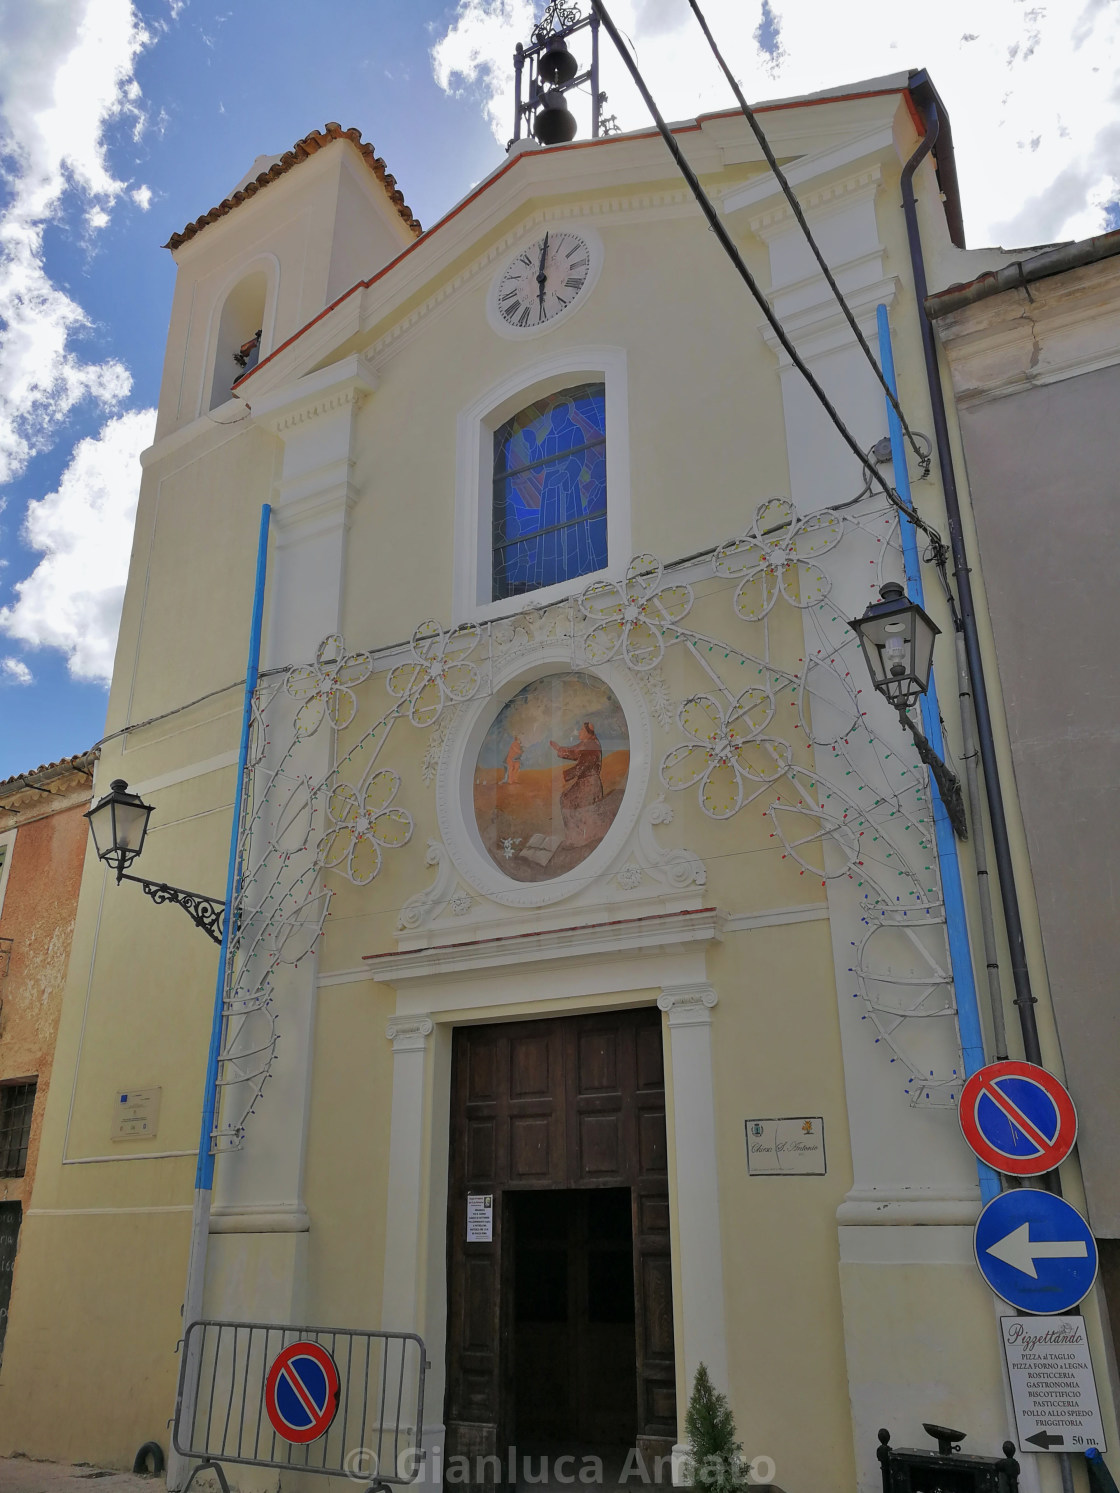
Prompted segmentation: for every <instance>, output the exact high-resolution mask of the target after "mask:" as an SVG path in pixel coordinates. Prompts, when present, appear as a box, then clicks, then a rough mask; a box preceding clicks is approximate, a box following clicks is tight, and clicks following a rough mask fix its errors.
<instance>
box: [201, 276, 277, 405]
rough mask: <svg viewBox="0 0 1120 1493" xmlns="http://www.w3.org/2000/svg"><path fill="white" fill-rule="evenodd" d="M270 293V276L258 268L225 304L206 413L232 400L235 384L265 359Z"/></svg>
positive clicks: (215, 342)
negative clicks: (259, 361)
mask: <svg viewBox="0 0 1120 1493" xmlns="http://www.w3.org/2000/svg"><path fill="white" fill-rule="evenodd" d="M268 292H269V276H268V274H267V273H266V271H265V269H264V268H263V267H258V268H256V269H253V270H251V271H250V272H249V273H248V274H247V275H244V276H242V278H241V279H239V280H238V281H237V282H236V283H235V284H234V285H233V286H232V288H231V289H230V291H229V292H228V294H227V295H226V297H225V299H224V301H222V303H221V309H220V312H219V315H218V318H217V333H216V335H215V337H214V339H213V362H212V367H211V377H210V398H209V401H208V403H207V406H206V408H207V409H211V410H212V409H215V408H216V407H217V406H218V405H219V404H224V403H225V401H226V400H227V399H229V398H231V393H230V391H231V388H232V386H233V384H234V383H235V382H236V381H237V379H239V378H241V377H242V375H243V374H245V373H247V372H248V371H249V369H250V368H253V367H254V366H255V365H256V363H257V361H258V359H259V358H260V357H261V356H262V355H263V352H264V349H263V348H262V341H263V338H264V332H265V316H266V311H267V309H268V300H269V294H268Z"/></svg>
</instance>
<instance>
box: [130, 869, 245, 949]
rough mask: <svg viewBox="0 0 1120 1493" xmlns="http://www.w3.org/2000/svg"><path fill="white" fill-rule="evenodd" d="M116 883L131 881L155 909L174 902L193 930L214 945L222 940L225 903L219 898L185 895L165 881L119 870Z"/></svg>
mask: <svg viewBox="0 0 1120 1493" xmlns="http://www.w3.org/2000/svg"><path fill="white" fill-rule="evenodd" d="M117 880H118V881H134V882H135V883H136V885H137V886H138V887H139V888H140V890H141V891H142V892H143V893H144V895H145V897H151V899H152V901H153V902H154V903H156V905H157V906H158V905H159V904H160V903H162V902H173V903H174V904H175V906H176V907H181V908H182V909H183V911H184V912H185V913H186V915H187V916H188V917H189V918H190V920H191V922H192V923H193V924H194V925H195V927H196V928H201V929H202V931H203V933H205V934H206V935H207V936H208V937H210V938H212V939H213V940H214V942H215V943H216V944H220V943H221V941H222V929H223V926H224V924H225V917H226V904H225V901H224V899H222V898H219V897H204V896H203V895H202V893H201V892H187V891H184V890H183V888H182V887H178V886H169V885H168V883H167V882H166V881H149V880H148V879H147V877H146V876H130V875H129V874H128V872H127V871H122V872H121V873H120V875H119V876H118V877H117Z"/></svg>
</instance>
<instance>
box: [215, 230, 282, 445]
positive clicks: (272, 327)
mask: <svg viewBox="0 0 1120 1493" xmlns="http://www.w3.org/2000/svg"><path fill="white" fill-rule="evenodd" d="M262 273H263V275H264V277H265V293H264V314H263V316H262V317H261V343H260V350H259V352H258V354H257V361H258V362H260V361H261V360H262V359H264V358H266V357H268V355H269V353H270V352H271V351H272V349H273V347H274V346H275V332H276V306H277V301H278V299H279V292H280V261H279V259H277V257H276V255H275V254H256V255H254V256H253V258H252V259H249V260H246V262H245V263H244V264H239V265H238V267H237V269H236V270H234V272H233V273H232V274H231V275H229V277H228V278H227V279H226V281H225V283H224V284H223V285H222V287H221V289H220V290H219V292H218V294H217V295H216V296H215V298H214V303H213V305H212V306H211V308H210V321H209V324H208V326H207V328H206V357H205V358H204V360H203V364H202V385H201V387H200V389H199V391H198V413H199V415H214V416H217V414H218V412H219V411H220V410H222V409H223V408H224V407H225V406H226V405H227V404H231V405H234V404H237V403H238V401H236V400H235V399H233V397H232V396H231V397H230V398H228V399H225V400H222V401H220V402H219V403H218V404H216V405H214V406H213V407H212V408H211V405H210V391H211V389H212V388H213V387H214V378H215V376H216V372H217V370H216V366H215V365H216V363H217V359H218V336H219V333H220V330H221V325H222V312H223V311H224V310H225V306H226V302H227V301H228V300H229V297H230V296H231V294H232V293H233V292H234V291H235V290H236V289H237V287H238V286H239V285H240V284H241V282H242V281H243V280H246V279H248V277H249V276H250V275H254V274H262ZM233 381H234V380H233V378H232V377H231V378H230V383H231V384H232V383H233Z"/></svg>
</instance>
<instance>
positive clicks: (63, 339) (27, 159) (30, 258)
mask: <svg viewBox="0 0 1120 1493" xmlns="http://www.w3.org/2000/svg"><path fill="white" fill-rule="evenodd" d="M149 40H150V36H149V33H148V32H147V31H146V30H145V28H144V26H143V24H142V23H141V21H140V18H139V16H138V14H137V12H136V11H135V9H134V7H133V5H132V3H131V0H54V3H52V4H50V5H43V4H38V5H35V4H32V5H24V6H20V7H18V8H17V9H16V10H14V11H12V12H11V14H10V15H8V16H7V17H6V18H5V23H4V46H3V48H2V49H0V158H2V161H3V165H4V170H5V177H6V180H5V186H6V188H7V191H6V193H5V197H6V201H5V205H4V208H3V212H2V213H0V482H3V481H9V480H11V479H12V478H13V477H16V476H18V475H19V474H20V473H21V472H22V471H23V470H24V469H25V468H26V466H27V463H28V462H29V461H30V459H31V457H32V456H33V455H35V454H36V452H38V451H41V450H44V449H46V448H47V447H48V446H49V444H50V442H51V436H52V432H53V431H54V430H56V429H57V427H58V425H59V423H60V422H61V421H62V420H63V419H64V418H65V417H66V415H67V414H68V413H69V412H70V411H71V410H72V409H73V408H74V406H75V405H77V404H78V403H79V402H80V401H81V400H83V399H87V398H92V399H93V400H95V401H97V402H98V403H99V404H100V405H101V406H102V407H103V408H112V407H113V406H115V405H117V404H119V402H120V401H121V400H122V399H124V398H125V396H126V395H127V394H128V392H129V389H130V388H131V385H132V379H131V376H130V374H129V372H128V370H127V369H126V368H125V367H124V366H123V364H122V363H120V362H119V361H118V360H116V359H115V358H109V359H105V360H103V361H101V362H91V361H86V360H84V359H83V358H82V357H81V356H80V353H79V352H78V351H76V350H75V347H74V345H73V343H74V339H75V337H76V336H78V335H80V334H81V333H82V332H83V331H84V330H85V329H86V328H87V327H88V326H89V319H88V317H87V316H86V314H85V312H84V311H83V310H82V308H81V307H80V306H79V305H78V304H77V303H76V302H75V301H74V300H73V299H72V298H71V297H70V296H68V295H67V294H66V293H65V292H64V291H62V290H60V289H59V288H58V287H57V286H56V285H54V284H53V283H52V282H51V280H50V277H49V276H48V274H47V272H46V269H45V266H44V261H43V234H44V230H45V228H46V226H47V225H48V224H49V223H51V222H52V221H55V220H57V219H58V218H60V217H61V216H62V214H63V212H64V209H65V207H66V206H67V204H68V202H69V201H70V200H71V198H72V197H73V196H76V197H78V198H79V199H81V200H82V203H83V207H84V213H85V221H86V224H87V227H88V228H90V229H96V228H100V227H104V226H105V224H107V223H108V221H109V216H108V215H109V210H110V209H111V208H112V206H113V204H114V202H115V201H116V200H117V198H118V197H119V196H120V195H121V194H122V192H124V190H125V183H123V182H120V181H117V180H116V178H115V177H114V176H113V174H112V172H111V171H110V170H109V166H108V163H107V160H106V156H105V140H104V134H105V127H106V125H107V124H108V123H110V122H111V121H114V120H118V119H120V118H121V117H122V116H131V118H132V120H133V123H134V129H135V130H139V129H140V128H141V127H142V125H143V120H144V116H143V113H142V110H141V107H140V90H139V87H138V85H137V83H136V81H135V79H134V78H133V76H132V71H133V67H134V65H135V61H136V58H137V56H138V55H139V53H140V51H141V50H142V48H143V47H144V46H145V45H146V44H147V43H148V41H149Z"/></svg>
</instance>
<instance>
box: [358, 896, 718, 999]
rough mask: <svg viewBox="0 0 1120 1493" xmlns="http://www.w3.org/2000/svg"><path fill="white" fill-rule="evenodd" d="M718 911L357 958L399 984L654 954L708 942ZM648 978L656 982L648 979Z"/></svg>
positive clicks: (377, 974)
mask: <svg viewBox="0 0 1120 1493" xmlns="http://www.w3.org/2000/svg"><path fill="white" fill-rule="evenodd" d="M723 925H724V914H723V913H722V912H720V911H719V910H718V909H717V908H714V907H704V908H700V909H699V910H698V911H696V912H673V913H664V914H659V915H654V916H653V917H644V918H623V919H619V920H617V921H612V922H606V923H588V924H584V925H582V926H578V927H573V928H558V929H549V930H547V931H544V932H540V933H515V934H512V935H509V936H506V937H501V938H482V939H478V940H476V941H474V942H471V943H454V944H436V945H435V946H433V947H431V948H427V949H409V950H404V951H402V952H401V953H398V954H367V955H366V957H365V960H364V961H363V962H364V963H365V965H366V967H367V969H368V970H369V973H370V974H371V975H372V977H373V978H374V979H375V980H378V981H381V982H383V983H384V984H387V985H398V986H399V985H401V984H402V983H404V982H406V981H409V980H425V979H431V978H432V977H433V976H435V977H438V978H439V979H440V980H446V979H450V978H452V977H453V976H456V975H466V976H470V975H476V974H478V973H479V972H480V971H485V970H508V969H509V968H510V966H512V965H518V964H538V965H539V964H541V963H545V962H553V961H557V960H561V961H565V962H567V961H569V960H572V959H581V958H583V959H586V958H593V959H595V960H598V961H601V960H603V959H609V958H611V957H613V956H620V955H626V956H630V957H633V956H634V955H635V954H640V955H641V956H643V957H649V958H653V959H657V958H659V957H661V956H663V955H664V954H667V953H669V952H675V951H677V950H679V949H680V948H681V947H682V946H683V945H688V944H698V943H710V942H711V941H712V940H713V939H718V938H720V937H721V936H722V932H723ZM650 983H651V984H660V981H659V980H657V979H651V981H650Z"/></svg>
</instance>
